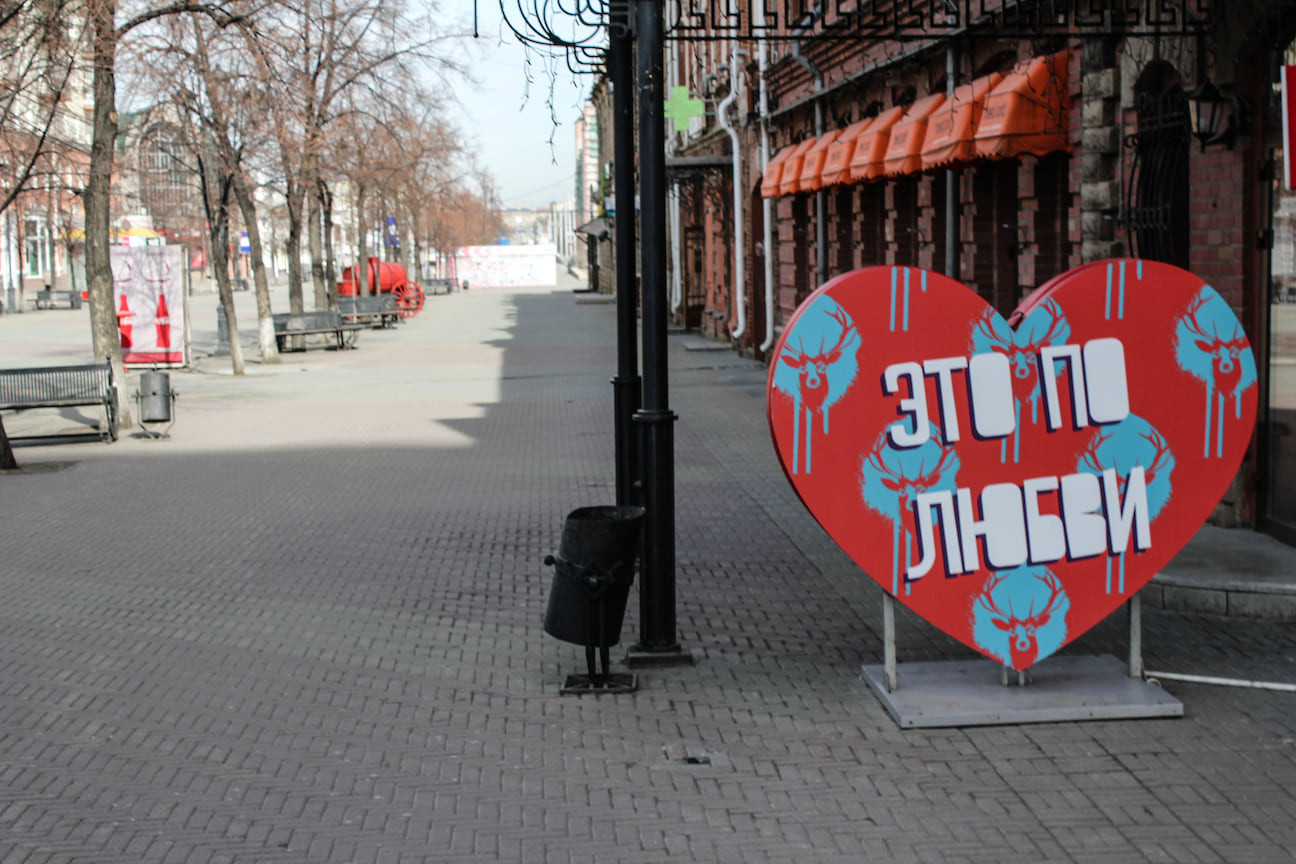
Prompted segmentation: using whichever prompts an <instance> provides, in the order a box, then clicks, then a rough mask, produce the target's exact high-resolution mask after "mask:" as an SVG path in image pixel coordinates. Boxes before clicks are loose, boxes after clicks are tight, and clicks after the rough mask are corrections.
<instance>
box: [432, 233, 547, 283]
mask: <svg viewBox="0 0 1296 864" xmlns="http://www.w3.org/2000/svg"><path fill="white" fill-rule="evenodd" d="M557 256H558V250H557V247H555V246H554V244H552V243H538V244H536V245H533V246H465V247H463V248H462V249H460V250H459V257H458V262H457V263H458V271H457V272H458V280H459V282H461V283H462V282H467V283H468V287H469V288H479V287H480V288H515V287H522V286H539V287H548V286H553V285H557V284H558V263H557Z"/></svg>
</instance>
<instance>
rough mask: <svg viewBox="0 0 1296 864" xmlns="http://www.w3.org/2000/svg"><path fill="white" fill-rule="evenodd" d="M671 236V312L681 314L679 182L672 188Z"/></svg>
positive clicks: (682, 268) (682, 282)
mask: <svg viewBox="0 0 1296 864" xmlns="http://www.w3.org/2000/svg"><path fill="white" fill-rule="evenodd" d="M669 198H670V235H671V312H673V313H675V314H679V310H680V307H681V306H683V305H684V241H683V240H682V239H680V230H681V228H682V225H681V223H680V194H679V181H674V182H672V183H671V187H670V193H669Z"/></svg>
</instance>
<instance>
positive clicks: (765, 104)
mask: <svg viewBox="0 0 1296 864" xmlns="http://www.w3.org/2000/svg"><path fill="white" fill-rule="evenodd" d="M755 10H756V14H755V23H756V26H757V27H760V28H763V27H764V26H765V4H764V3H756V4H755ZM765 45H766V43H765V40H764V39H761V40H760V42H758V43H757V46H758V47H757V49H756V63H757V69H758V71H757V74H758V76H759V78H760V90H759V93H760V101H759V111H760V164H761V177H764V176H765V170H766V169H767V168H768V167H769V160H770V152H769V149H770V147H769V89H768V88H767V87H766V84H765V69H766V67H767V66H768V65H769V49H768V48H766V47H765ZM761 214H762V221H763V222H764V237H763V238H762V241H763V242H764V244H765V341H764V342H762V343H761V346H760V350H761V353H762V354H764V353H766V352H767V351H769V350H770V346H772V345H773V344H774V249H773V246H774V202H773V201H771V200H770V199H768V198H766V197H764V196H761Z"/></svg>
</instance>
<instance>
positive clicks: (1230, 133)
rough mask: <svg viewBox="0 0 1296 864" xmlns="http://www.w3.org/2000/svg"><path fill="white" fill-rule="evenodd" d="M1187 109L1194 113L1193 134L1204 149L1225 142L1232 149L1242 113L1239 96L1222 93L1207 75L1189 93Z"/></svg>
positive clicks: (1203, 150) (1191, 113)
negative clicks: (1199, 84)
mask: <svg viewBox="0 0 1296 864" xmlns="http://www.w3.org/2000/svg"><path fill="white" fill-rule="evenodd" d="M1188 112H1189V114H1190V115H1191V117H1192V127H1193V135H1194V136H1196V138H1197V140H1198V141H1200V142H1201V146H1202V152H1205V151H1206V148H1207V147H1209V146H1211V145H1212V144H1223V145H1224V146H1225V147H1227V148H1228V149H1230V150H1232V149H1233V142H1234V140H1236V138H1237V133H1238V125H1239V124H1240V122H1241V117H1240V115H1241V113H1242V106H1241V102H1240V100H1239V99H1238V98H1237V97H1235V96H1229V95H1226V94H1224V93H1221V92H1220V89H1219V88H1218V87H1216V86H1215V85H1214V84H1212V83H1211V81H1210V79H1209V78H1207V79H1206V80H1205V82H1203V83H1202V85H1201V86H1200V87H1198V88H1197V89H1196V90H1193V91H1192V92H1191V93H1189V94H1188Z"/></svg>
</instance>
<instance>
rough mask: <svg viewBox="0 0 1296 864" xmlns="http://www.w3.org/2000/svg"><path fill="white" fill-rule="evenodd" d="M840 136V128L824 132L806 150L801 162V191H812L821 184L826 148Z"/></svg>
mask: <svg viewBox="0 0 1296 864" xmlns="http://www.w3.org/2000/svg"><path fill="white" fill-rule="evenodd" d="M840 137H841V130H840V129H837V130H834V131H832V132H825V133H824V134H823V135H821V136H820V137H819V140H818V141H816V142H815V145H814V146H813V147H811V148H810V149H809V150H807V151H806V154H805V160H804V161H803V162H802V163H801V189H800V191H802V192H812V191H814V190H815V189H819V188H821V187H822V186H823V177H822V176H820V175H821V174H822V173H823V168H824V161H825V160H826V159H827V158H828V148H830V147H832V145H833V143H834V142H835V141H836V140H837V139H838V138H840Z"/></svg>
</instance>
